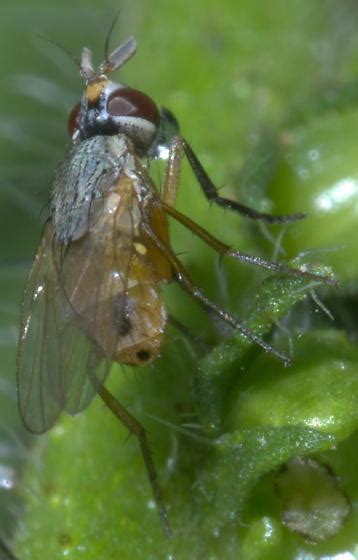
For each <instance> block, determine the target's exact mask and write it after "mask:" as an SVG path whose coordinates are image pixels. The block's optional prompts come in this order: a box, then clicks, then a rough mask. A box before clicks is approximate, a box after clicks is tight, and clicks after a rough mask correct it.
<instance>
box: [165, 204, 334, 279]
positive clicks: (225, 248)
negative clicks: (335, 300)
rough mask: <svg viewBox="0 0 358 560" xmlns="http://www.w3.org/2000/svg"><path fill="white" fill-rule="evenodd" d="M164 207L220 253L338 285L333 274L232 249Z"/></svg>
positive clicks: (266, 267)
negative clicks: (293, 266)
mask: <svg viewBox="0 0 358 560" xmlns="http://www.w3.org/2000/svg"><path fill="white" fill-rule="evenodd" d="M162 208H163V210H165V212H166V213H167V214H169V215H170V216H172V217H173V218H174V219H175V220H177V221H178V222H180V223H181V224H183V226H185V227H186V228H188V229H189V230H190V231H192V232H193V233H194V234H195V235H197V236H198V237H200V239H202V240H203V241H204V242H205V243H206V244H207V245H209V246H210V247H212V248H213V249H215V251H216V252H217V253H219V254H220V255H226V256H228V257H232V258H234V259H237V260H239V261H241V262H244V263H248V264H253V265H256V266H260V267H261V268H265V269H267V270H271V271H272V272H278V273H280V274H290V275H291V276H299V277H304V278H308V279H311V280H314V281H319V282H323V283H324V284H331V285H334V286H337V280H335V278H333V277H332V276H320V275H319V274H314V273H312V272H308V271H306V270H300V269H299V268H290V267H289V266H285V265H282V264H279V263H275V262H272V261H267V260H266V259H262V258H261V257H255V256H252V255H247V254H246V253H242V252H241V251H237V250H236V249H232V248H231V247H230V246H229V245H226V243H222V242H221V241H219V240H218V239H216V238H215V237H213V236H212V235H211V234H210V233H209V232H208V231H206V230H205V229H204V228H202V227H201V226H199V225H198V224H197V223H196V222H193V220H191V219H190V218H188V216H185V215H184V214H182V213H181V212H178V210H175V209H174V208H172V207H171V206H168V205H167V204H165V203H164V202H162Z"/></svg>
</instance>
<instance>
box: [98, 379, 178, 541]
mask: <svg viewBox="0 0 358 560" xmlns="http://www.w3.org/2000/svg"><path fill="white" fill-rule="evenodd" d="M90 380H91V383H92V385H93V386H94V388H95V389H96V391H97V393H98V394H99V396H100V397H101V399H102V400H103V401H104V403H105V404H106V405H107V406H108V408H109V409H110V410H111V412H113V414H114V415H115V416H116V417H117V418H118V420H120V422H122V424H124V425H125V426H126V428H127V429H128V430H129V431H130V433H131V434H133V435H134V436H135V437H136V438H137V440H138V442H139V446H140V449H141V452H142V456H143V459H144V463H145V466H146V469H147V474H148V478H149V482H150V485H151V487H152V491H153V495H154V499H155V503H156V505H157V508H158V512H159V516H160V519H161V522H162V524H163V528H164V532H165V535H166V536H167V537H168V538H170V537H172V531H171V528H170V525H169V518H168V513H167V510H166V508H165V505H164V501H163V497H162V492H161V490H160V487H159V483H158V476H157V471H156V468H155V466H154V463H153V459H152V454H151V452H150V448H149V444H148V439H147V435H146V432H145V429H144V428H143V426H142V425H141V424H140V422H138V420H137V419H136V418H135V417H134V416H132V414H131V413H130V412H128V410H127V409H126V408H125V407H124V406H123V405H122V404H121V403H120V402H119V401H118V400H117V399H116V398H115V397H114V396H113V395H112V393H110V392H109V391H108V389H106V388H105V387H104V385H102V383H101V382H100V381H99V380H98V379H97V377H96V376H95V375H91V376H90Z"/></svg>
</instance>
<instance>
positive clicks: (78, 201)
mask: <svg viewBox="0 0 358 560" xmlns="http://www.w3.org/2000/svg"><path fill="white" fill-rule="evenodd" d="M122 174H126V175H127V176H128V177H130V178H131V179H132V180H133V187H134V188H136V190H137V189H138V190H142V189H143V181H141V178H140V177H139V175H138V173H137V170H136V160H135V157H134V150H133V146H132V142H131V140H130V139H129V138H128V137H127V136H126V135H124V134H118V135H113V136H93V137H91V138H88V139H87V140H84V141H83V142H81V143H80V144H77V145H75V146H74V147H73V148H72V149H71V150H70V151H69V152H68V154H67V156H66V157H65V159H64V161H63V162H62V164H61V165H60V167H59V169H58V172H57V174H56V177H55V180H54V185H53V194H52V204H51V209H52V217H53V220H54V223H55V229H56V237H57V239H58V240H60V241H62V242H64V243H69V242H70V241H76V240H77V239H80V238H81V237H82V236H83V235H85V233H87V231H88V219H89V213H90V211H91V205H92V203H93V201H94V200H96V199H100V198H102V197H103V195H105V194H106V193H108V191H110V190H111V187H113V185H115V184H116V182H117V180H118V179H119V178H120V176H121V175H122ZM138 194H139V193H138Z"/></svg>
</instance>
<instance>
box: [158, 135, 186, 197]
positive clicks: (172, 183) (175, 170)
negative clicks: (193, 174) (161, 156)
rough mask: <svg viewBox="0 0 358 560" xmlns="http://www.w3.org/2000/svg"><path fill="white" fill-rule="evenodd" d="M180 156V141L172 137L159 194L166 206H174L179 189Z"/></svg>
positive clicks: (181, 153)
mask: <svg viewBox="0 0 358 560" xmlns="http://www.w3.org/2000/svg"><path fill="white" fill-rule="evenodd" d="M182 156H183V142H182V139H181V138H180V137H179V136H174V137H173V138H172V139H171V141H170V144H169V158H168V163H167V168H166V171H165V177H164V184H163V189H162V194H161V200H162V202H163V203H164V204H166V205H168V206H174V204H175V202H176V198H177V194H178V189H179V181H180V169H181V159H182Z"/></svg>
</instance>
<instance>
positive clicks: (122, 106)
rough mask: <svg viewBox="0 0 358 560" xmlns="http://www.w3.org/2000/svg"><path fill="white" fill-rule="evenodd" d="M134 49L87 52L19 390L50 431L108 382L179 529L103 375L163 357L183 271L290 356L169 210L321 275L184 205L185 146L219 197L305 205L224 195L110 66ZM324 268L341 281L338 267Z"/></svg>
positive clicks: (27, 311)
mask: <svg viewBox="0 0 358 560" xmlns="http://www.w3.org/2000/svg"><path fill="white" fill-rule="evenodd" d="M135 50H136V42H135V39H134V38H133V37H131V38H129V39H128V40H127V41H126V42H125V43H123V44H122V45H121V46H120V47H118V48H117V49H116V50H115V51H114V52H113V53H112V54H110V55H109V56H106V58H105V60H104V62H103V63H102V64H101V65H100V66H99V68H98V69H97V70H94V68H93V65H92V55H91V52H90V51H89V50H88V49H86V48H85V49H83V52H82V60H81V64H80V72H81V76H82V78H83V80H84V94H83V96H82V100H81V102H80V103H78V104H77V105H76V106H75V107H74V109H73V111H72V113H71V115H70V118H69V123H68V124H69V132H70V135H71V137H72V141H73V147H72V149H71V150H70V151H69V153H68V154H67V156H66V157H65V159H64V161H63V163H62V165H61V166H60V168H59V170H58V172H57V175H56V177H55V181H54V185H53V191H52V198H51V216H50V218H49V219H48V221H47V223H46V226H45V230H44V235H43V238H42V241H41V243H40V246H39V249H38V252H37V255H36V257H35V261H34V264H33V267H32V270H31V272H30V274H29V277H28V280H27V284H26V288H25V293H24V300H23V307H22V319H21V327H20V339H19V350H18V361H17V383H18V402H19V408H20V414H21V417H22V420H23V422H24V424H25V426H26V427H27V429H28V430H30V431H31V432H34V433H36V434H41V433H43V432H46V431H47V430H49V429H50V428H51V426H53V424H54V423H55V422H56V420H57V418H58V416H59V415H60V413H61V412H62V411H66V412H68V413H69V414H76V413H78V412H80V411H82V410H83V409H85V408H86V407H87V406H88V404H89V403H90V402H91V400H92V398H93V397H94V396H95V395H96V394H98V395H99V396H100V397H101V398H102V399H103V401H104V402H105V403H106V405H107V406H108V407H109V408H110V410H111V411H112V412H113V413H114V414H115V415H116V417H117V418H118V419H119V420H120V421H121V422H123V423H124V424H125V426H126V427H127V428H128V430H129V431H130V432H131V433H132V434H134V435H135V436H136V437H137V439H138V442H139V445H140V448H141V452H142V455H143V458H144V462H145V466H146V470H147V474H148V477H149V481H150V484H151V487H152V491H153V494H154V498H155V501H156V504H157V508H158V512H159V515H160V518H161V521H162V524H163V527H164V530H165V533H166V535H167V536H170V535H171V529H170V525H169V521H168V515H167V511H166V508H165V506H164V502H163V499H162V495H161V491H160V486H159V484H158V480H157V474H156V470H155V467H154V463H153V460H152V456H151V453H150V449H149V446H148V441H147V437H146V433H145V430H144V428H143V427H142V425H141V424H140V423H139V422H138V421H137V420H136V418H134V416H132V414H131V413H130V412H129V411H128V410H126V408H125V407H124V406H123V405H122V404H121V403H120V402H119V401H118V400H117V398H116V397H115V396H114V395H112V394H111V393H110V392H109V391H108V390H107V389H106V387H105V385H104V382H105V380H106V377H107V375H108V372H109V369H110V365H111V363H112V362H117V363H119V364H131V365H133V366H142V365H147V364H149V363H151V362H152V361H153V360H155V359H156V358H157V357H158V355H159V353H160V350H161V348H162V345H163V342H164V335H165V330H166V324H167V321H168V316H167V309H166V306H165V303H164V300H163V297H162V294H161V284H165V283H168V282H172V281H175V282H178V283H179V284H180V285H181V286H182V288H183V289H184V290H186V291H187V292H188V293H189V294H191V295H192V296H193V297H194V298H195V299H196V300H198V301H199V302H200V303H201V305H202V306H203V307H204V308H205V309H206V310H208V311H209V312H210V313H212V314H214V315H216V316H218V317H219V318H221V319H222V320H224V321H226V323H228V324H229V325H231V326H232V327H233V329H235V330H237V331H239V332H241V333H242V334H243V335H244V336H245V337H247V338H248V339H250V340H251V341H252V342H254V343H255V344H257V345H259V346H260V347H261V348H263V349H264V350H265V351H266V352H270V353H271V354H274V355H275V356H276V357H277V358H279V359H280V360H282V361H283V362H284V363H285V364H288V363H289V359H288V357H286V355H285V354H284V353H282V352H281V351H280V350H278V349H276V348H274V347H273V346H271V345H270V344H269V343H268V342H265V341H264V340H263V339H261V338H260V337H259V336H257V335H256V334H255V333H254V332H252V331H251V330H250V329H248V328H247V327H246V326H245V324H244V323H243V322H241V321H240V320H238V319H236V318H234V317H233V316H232V315H230V314H229V313H228V312H227V311H225V310H223V309H221V308H220V307H219V306H218V305H216V304H215V303H214V302H212V301H211V300H210V299H208V298H207V297H206V295H205V294H204V293H203V291H202V290H201V288H200V287H198V286H196V285H195V284H194V282H193V281H192V279H191V278H190V276H189V274H188V272H187V271H186V269H185V268H184V267H183V265H182V264H181V262H180V260H179V259H178V258H177V256H176V255H175V253H174V252H173V250H172V248H171V244H170V238H169V231H168V217H171V218H173V219H175V220H177V221H178V222H180V223H181V224H182V225H183V226H184V227H186V228H188V229H190V230H191V231H192V232H193V233H194V234H195V235H197V236H198V237H199V238H201V239H202V240H203V241H204V242H205V243H206V244H207V245H209V246H211V247H212V248H213V249H215V251H217V252H218V253H219V254H221V255H227V256H230V257H233V258H235V259H237V260H239V261H241V262H244V263H251V264H254V265H257V266H260V267H263V268H265V269H268V270H270V271H275V272H278V273H284V274H291V275H295V276H305V277H308V278H313V279H314V280H317V276H316V275H314V274H311V273H309V272H305V271H301V270H299V269H293V268H289V267H287V266H284V265H281V264H277V263H274V262H270V261H267V260H264V259H262V258H259V257H255V256H250V255H247V254H245V253H242V252H240V251H238V250H236V249H232V248H231V247H229V246H228V245H226V244H224V243H222V242H221V241H219V240H218V239H216V238H214V237H213V236H212V235H211V234H210V233H209V232H207V231H206V230H204V229H203V228H202V227H201V226H199V225H198V224H196V223H195V222H193V221H192V220H191V219H190V218H188V217H187V216H185V215H184V214H182V213H180V212H179V211H178V210H176V209H175V208H174V204H175V200H176V196H177V192H178V188H179V177H180V167H181V159H182V157H183V156H185V157H186V158H187V160H188V162H189V164H190V166H191V168H192V170H193V172H194V174H195V176H196V178H197V180H198V182H199V184H200V186H201V188H202V190H203V192H204V194H205V196H206V198H207V199H208V200H210V201H212V202H214V203H215V204H218V205H219V206H222V207H224V208H227V209H229V210H233V211H235V212H238V213H240V214H243V215H244V216H246V217H248V218H252V219H256V220H263V221H265V222H267V223H269V224H274V223H286V222H292V221H294V220H298V219H301V218H303V217H304V216H303V215H302V214H294V215H284V216H282V215H281V216H272V215H270V214H265V213H261V212H258V211H256V210H254V209H252V208H248V207H247V206H244V205H242V204H240V203H238V202H235V201H233V200H230V199H227V198H223V197H221V196H219V194H218V192H217V189H216V188H215V186H214V184H213V182H212V181H211V179H210V178H209V176H208V174H207V173H206V171H205V170H204V168H203V166H202V164H201V163H200V161H199V159H198V158H197V156H196V155H195V153H194V151H193V150H192V148H191V147H190V145H189V144H188V142H186V140H185V139H184V138H183V137H182V136H181V135H180V134H179V129H178V126H177V122H176V119H175V118H174V117H173V115H172V114H171V113H170V112H169V111H168V110H167V109H164V108H158V107H157V105H156V104H155V103H154V101H153V100H152V99H151V98H150V97H148V96H147V95H146V94H144V93H142V92H140V91H138V90H136V89H133V88H131V87H129V86H127V85H125V84H122V83H116V82H113V81H111V80H110V79H109V78H108V75H109V74H110V73H111V72H113V71H114V70H117V69H118V68H120V67H121V66H122V65H123V64H124V63H125V62H126V61H127V60H128V59H129V58H131V57H132V56H133V55H134V53H135ZM163 146H167V147H168V153H169V157H168V163H167V169H166V173H165V178H164V184H163V188H162V190H161V193H159V190H158V189H157V188H156V185H155V184H154V182H153V181H152V179H151V177H150V175H149V172H148V167H147V164H146V162H148V161H149V160H150V159H153V158H155V157H157V156H158V155H159V152H160V149H161V148H162V147H163ZM318 279H319V280H320V281H324V282H326V283H327V284H334V283H335V281H334V279H332V278H330V277H322V276H319V277H318Z"/></svg>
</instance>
